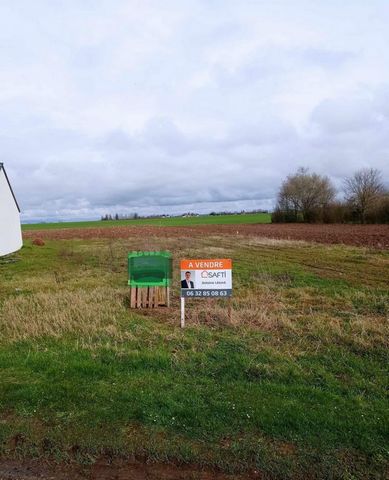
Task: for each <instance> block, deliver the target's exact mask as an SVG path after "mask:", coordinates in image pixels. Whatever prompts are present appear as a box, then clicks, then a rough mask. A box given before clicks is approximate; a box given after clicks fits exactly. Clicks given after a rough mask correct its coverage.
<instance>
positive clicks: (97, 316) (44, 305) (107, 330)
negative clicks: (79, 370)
mask: <svg viewBox="0 0 389 480" xmlns="http://www.w3.org/2000/svg"><path fill="white" fill-rule="evenodd" d="M124 300H125V291H124V290H123V291H122V290H115V289H113V288H107V287H104V288H96V289H94V290H89V291H86V290H77V291H74V292H68V291H58V292H39V293H35V294H32V295H28V296H17V297H9V298H7V299H6V300H5V301H4V303H3V305H2V307H1V309H0V331H1V335H2V337H3V338H4V339H7V340H9V341H16V340H24V339H31V338H37V337H42V336H50V337H61V336H64V335H66V334H77V335H80V336H83V337H85V336H86V337H90V338H92V337H93V338H97V337H99V336H101V335H104V336H110V337H115V338H118V337H122V336H123V335H124V332H122V331H121V329H120V327H119V317H120V316H121V315H122V314H123V313H124V312H125V305H124Z"/></svg>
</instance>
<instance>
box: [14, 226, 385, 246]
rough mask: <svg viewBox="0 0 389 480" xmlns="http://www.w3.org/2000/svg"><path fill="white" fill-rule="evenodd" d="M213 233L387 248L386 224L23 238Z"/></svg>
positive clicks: (52, 236) (28, 234)
mask: <svg viewBox="0 0 389 480" xmlns="http://www.w3.org/2000/svg"><path fill="white" fill-rule="evenodd" d="M212 235H233V236H240V235H243V236H257V237H267V238H275V239H282V240H305V241H308V242H316V243H324V244H331V245H333V244H345V245H356V246H361V247H369V248H378V249H385V250H387V249H389V225H303V224H265V225H263V224H257V225H199V226H193V227H157V226H136V227H103V228H62V229H55V230H54V229H53V230H39V231H36V230H31V231H28V230H27V231H25V232H24V234H23V236H24V238H26V239H31V238H32V239H33V238H36V237H37V236H39V237H40V238H42V239H47V240H59V239H61V240H62V239H73V238H80V239H93V238H130V237H143V238H144V237H163V236H166V237H195V236H202V237H203V236H212Z"/></svg>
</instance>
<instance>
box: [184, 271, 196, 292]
mask: <svg viewBox="0 0 389 480" xmlns="http://www.w3.org/2000/svg"><path fill="white" fill-rule="evenodd" d="M181 288H195V272H194V271H193V270H187V271H181Z"/></svg>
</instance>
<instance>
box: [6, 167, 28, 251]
mask: <svg viewBox="0 0 389 480" xmlns="http://www.w3.org/2000/svg"><path fill="white" fill-rule="evenodd" d="M22 245H23V240H22V230H21V226H20V209H19V205H18V202H17V201H16V198H15V195H14V192H13V190H12V187H11V184H10V182H9V180H8V177H7V173H6V171H5V168H4V165H3V164H2V163H0V256H2V255H8V254H9V253H12V252H16V250H19V248H21V247H22Z"/></svg>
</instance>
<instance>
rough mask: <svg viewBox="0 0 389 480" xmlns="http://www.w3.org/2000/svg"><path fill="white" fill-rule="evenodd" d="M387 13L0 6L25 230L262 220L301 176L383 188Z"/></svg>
mask: <svg viewBox="0 0 389 480" xmlns="http://www.w3.org/2000/svg"><path fill="white" fill-rule="evenodd" d="M388 25H389V1H388V0H382V1H380V0H370V1H366V0H342V1H341V0H336V1H335V0H306V1H304V0H282V1H277V0H267V1H262V0H239V1H238V0H232V1H229V0H220V1H219V0H163V1H161V0H155V1H153V0H151V1H148V0H138V1H135V0H123V1H121V0H107V1H105V0H63V1H60V0H47V1H44V0H34V1H31V0H12V1H11V0H3V1H1V2H0V161H3V162H4V164H5V166H6V169H7V172H8V176H9V177H10V179H11V182H12V184H13V187H14V190H15V193H16V195H17V198H18V200H19V203H20V205H21V208H22V219H23V221H31V220H39V219H46V220H49V219H58V220H59V219H62V220H63V219H77V218H79V219H84V218H91V219H93V218H99V217H100V215H103V214H105V213H112V214H114V213H115V212H118V213H131V212H138V213H143V214H150V213H163V212H166V213H178V212H183V211H188V210H191V211H198V212H209V211H212V210H224V209H228V210H237V209H242V208H244V209H253V208H271V207H272V206H273V205H274V202H275V197H276V194H277V190H278V188H279V186H280V183H281V181H282V179H283V178H284V177H285V176H286V175H287V174H288V173H290V172H294V171H295V170H296V169H297V168H298V167H299V166H306V167H309V168H310V170H311V171H315V172H318V173H322V174H327V175H329V176H330V177H331V179H332V180H333V181H334V183H335V184H336V185H337V186H339V187H340V186H341V183H342V178H344V177H345V176H348V175H350V174H352V173H353V172H354V171H355V170H357V169H360V168H364V167H374V168H378V169H380V170H381V171H382V172H383V176H384V179H385V181H387V179H388V177H389V28H388Z"/></svg>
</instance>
